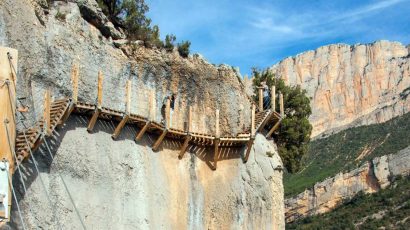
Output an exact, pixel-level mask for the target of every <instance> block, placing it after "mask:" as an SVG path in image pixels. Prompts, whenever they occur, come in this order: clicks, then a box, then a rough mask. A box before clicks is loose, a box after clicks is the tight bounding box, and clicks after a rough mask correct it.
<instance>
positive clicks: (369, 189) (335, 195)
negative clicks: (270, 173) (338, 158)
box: [285, 147, 410, 222]
mask: <svg viewBox="0 0 410 230" xmlns="http://www.w3.org/2000/svg"><path fill="white" fill-rule="evenodd" d="M409 174H410V147H407V148H406V149H403V150H401V151H399V152H398V153H397V154H390V155H385V156H382V157H376V158H375V159H373V160H372V161H370V162H366V163H365V164H363V165H362V166H360V167H359V168H357V169H355V170H352V171H350V172H347V173H342V172H341V173H339V174H337V175H336V176H335V177H331V178H328V179H326V180H324V181H322V182H318V183H316V184H315V185H314V186H313V188H312V189H308V190H305V191H304V192H303V193H300V194H299V195H297V196H294V197H292V198H289V199H286V200H285V208H286V222H292V221H295V220H298V219H301V218H303V217H307V216H311V215H316V214H322V213H326V212H329V211H331V210H333V209H334V208H336V207H337V206H338V205H340V204H342V202H343V201H346V200H348V199H351V198H352V197H353V196H355V195H357V194H358V193H359V192H364V193H374V192H378V191H379V190H380V189H384V188H386V187H387V186H389V185H390V183H391V182H392V180H393V179H394V177H395V176H406V175H409Z"/></svg>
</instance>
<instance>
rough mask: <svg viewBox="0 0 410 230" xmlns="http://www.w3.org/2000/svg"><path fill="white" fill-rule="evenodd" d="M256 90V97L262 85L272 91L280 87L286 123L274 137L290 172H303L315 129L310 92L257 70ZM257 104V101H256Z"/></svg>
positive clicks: (270, 73)
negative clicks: (302, 167) (302, 164)
mask: <svg viewBox="0 0 410 230" xmlns="http://www.w3.org/2000/svg"><path fill="white" fill-rule="evenodd" d="M252 71H253V74H252V75H253V86H254V92H255V95H258V93H257V90H258V89H257V87H259V86H261V83H262V82H266V84H267V85H268V87H269V88H270V87H272V86H273V85H275V86H276V92H281V93H282V94H283V100H284V108H285V111H284V112H285V117H284V118H283V119H282V122H281V125H280V128H279V131H278V132H277V133H274V134H273V138H274V139H275V141H276V143H277V145H278V148H279V155H280V156H281V158H282V160H283V163H284V165H285V167H286V169H287V170H288V171H289V172H292V173H294V172H297V171H298V170H299V168H300V162H301V160H302V157H303V155H305V154H306V152H307V150H308V148H307V147H308V143H309V141H310V134H311V132H312V125H311V124H310V123H309V120H308V118H309V116H310V114H312V109H311V108H310V99H309V97H307V95H306V90H302V89H301V88H300V86H299V85H298V86H287V85H285V82H284V81H283V80H282V79H280V78H276V77H275V75H274V74H273V73H272V72H270V71H268V70H265V71H258V70H257V69H255V68H254V69H253V70H252ZM254 100H255V101H256V100H257V97H254ZM276 104H279V98H278V97H276Z"/></svg>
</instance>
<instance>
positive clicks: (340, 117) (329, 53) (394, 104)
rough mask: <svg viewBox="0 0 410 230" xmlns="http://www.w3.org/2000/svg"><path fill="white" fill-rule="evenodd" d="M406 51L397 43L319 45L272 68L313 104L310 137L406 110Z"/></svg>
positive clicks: (409, 86) (409, 89)
mask: <svg viewBox="0 0 410 230" xmlns="http://www.w3.org/2000/svg"><path fill="white" fill-rule="evenodd" d="M409 53H410V50H409V47H405V46H404V45H402V44H400V43H397V42H388V41H379V42H375V43H373V44H366V45H362V44H358V45H352V46H350V45H345V44H336V45H329V46H323V47H320V48H318V49H317V50H315V51H307V52H304V53H301V54H299V55H297V56H295V57H289V58H286V59H284V60H282V61H281V62H279V63H278V64H275V65H274V66H272V67H271V68H270V70H271V71H273V72H274V73H275V74H276V76H278V77H281V78H283V79H284V80H285V81H286V82H287V83H288V84H292V85H301V86H302V88H304V89H306V90H307V93H308V95H309V96H310V97H311V98H312V99H311V106H312V115H311V117H310V121H311V123H312V125H313V132H312V136H313V137H315V136H318V135H319V134H321V133H330V132H332V131H338V130H341V129H344V128H346V127H350V126H358V125H365V124H373V123H380V122H384V121H387V120H389V119H391V118H393V117H395V116H399V115H402V114H404V113H406V112H409V111H410V97H409V96H408V95H409V94H410V58H409Z"/></svg>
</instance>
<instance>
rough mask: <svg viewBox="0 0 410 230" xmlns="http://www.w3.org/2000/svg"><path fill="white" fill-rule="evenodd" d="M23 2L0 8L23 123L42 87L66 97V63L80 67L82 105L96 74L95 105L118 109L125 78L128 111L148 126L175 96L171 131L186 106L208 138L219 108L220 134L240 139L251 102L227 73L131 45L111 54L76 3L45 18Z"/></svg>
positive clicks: (90, 98) (8, 0)
mask: <svg viewBox="0 0 410 230" xmlns="http://www.w3.org/2000/svg"><path fill="white" fill-rule="evenodd" d="M31 2H34V3H36V1H28V0H17V1H15V0H5V1H2V2H0V23H2V24H1V25H0V31H1V30H3V31H4V32H5V38H4V39H2V38H1V37H0V41H3V44H1V45H3V46H9V47H13V48H16V49H18V50H19V68H18V70H19V76H18V77H19V85H18V87H19V88H18V92H17V93H18V97H27V98H28V100H27V101H23V103H25V104H28V105H30V107H31V108H35V110H32V112H33V114H31V115H30V116H28V118H29V121H31V122H34V121H35V120H38V119H39V116H41V111H42V109H41V106H42V105H41V104H42V103H38V102H41V101H42V100H43V99H42V97H43V95H44V93H43V91H44V89H46V88H50V89H51V90H52V95H53V96H55V97H57V98H58V97H61V96H70V95H71V88H72V87H71V83H70V73H71V69H72V64H73V63H76V64H79V66H80V83H79V99H80V100H82V101H86V102H95V100H96V95H97V94H96V93H97V86H96V84H97V75H98V71H101V72H102V74H103V75H104V83H103V89H104V94H103V106H107V107H110V108H113V109H117V110H121V111H124V109H125V103H124V101H125V84H126V81H127V80H131V81H132V85H133V91H132V96H131V98H132V101H133V106H132V112H133V113H137V114H140V115H144V116H149V115H151V116H152V118H153V120H156V121H161V119H162V114H161V107H162V105H163V103H164V98H165V97H166V96H169V95H171V94H176V102H175V110H174V113H173V117H172V124H173V126H174V127H175V128H179V129H183V126H184V124H183V121H184V120H186V117H187V116H188V106H192V107H193V111H194V113H193V129H194V130H195V131H196V132H204V133H212V132H214V126H215V110H216V109H220V117H221V119H220V123H221V132H222V135H225V134H236V133H240V132H242V131H244V129H246V128H248V127H249V124H250V117H251V116H250V111H251V104H250V101H249V100H248V97H247V95H246V93H245V92H244V90H243V88H244V87H243V85H242V84H241V82H240V81H239V80H238V74H239V73H238V72H237V71H236V70H235V69H234V68H232V67H230V66H225V65H221V66H218V67H215V66H214V65H212V64H210V63H208V62H207V61H205V60H204V59H202V58H201V57H200V56H199V55H193V56H190V57H189V58H181V57H180V56H179V55H178V53H176V52H174V53H167V52H165V51H164V50H158V49H145V48H144V47H142V46H140V45H138V43H136V44H133V45H131V46H128V47H125V48H122V49H118V48H116V46H115V44H114V42H113V41H112V38H111V37H110V38H106V37H105V35H103V34H102V33H101V31H100V30H99V28H97V27H95V26H93V25H92V24H90V23H88V22H87V21H86V20H85V19H84V18H83V16H82V14H81V12H80V8H79V7H78V5H80V6H83V5H84V4H85V3H84V1H79V2H81V3H78V5H77V4H76V3H65V2H63V1H58V2H54V5H53V6H52V7H51V8H50V9H47V10H46V12H47V14H45V13H44V12H43V13H42V11H41V10H43V9H42V8H40V10H39V9H38V8H39V7H38V5H36V4H34V3H31ZM89 2H90V4H86V5H87V6H88V8H87V9H88V10H91V11H92V10H93V9H94V8H93V7H92V6H93V2H95V1H94V0H92V1H91V0H90V1H89ZM35 6H36V7H35ZM95 14H96V15H100V14H99V13H98V12H95ZM57 15H59V16H57ZM61 15H64V16H61ZM39 19H41V20H39ZM101 20H104V19H103V18H102V19H101ZM41 22H43V24H44V25H42V23H41ZM94 24H95V23H94ZM98 25H99V24H98ZM100 29H101V28H100ZM0 36H1V35H0ZM150 95H154V97H155V99H154V104H155V106H156V109H155V111H153V112H151V114H150V113H149V111H148V101H149V98H150ZM35 103H38V104H35ZM232 105H235V106H232ZM34 112H35V113H34ZM228 117H232V118H235V119H228Z"/></svg>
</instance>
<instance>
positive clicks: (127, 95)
mask: <svg viewBox="0 0 410 230" xmlns="http://www.w3.org/2000/svg"><path fill="white" fill-rule="evenodd" d="M131 87H132V84H131V80H128V81H127V86H126V89H125V107H126V108H125V112H126V113H127V114H130V113H131Z"/></svg>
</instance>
